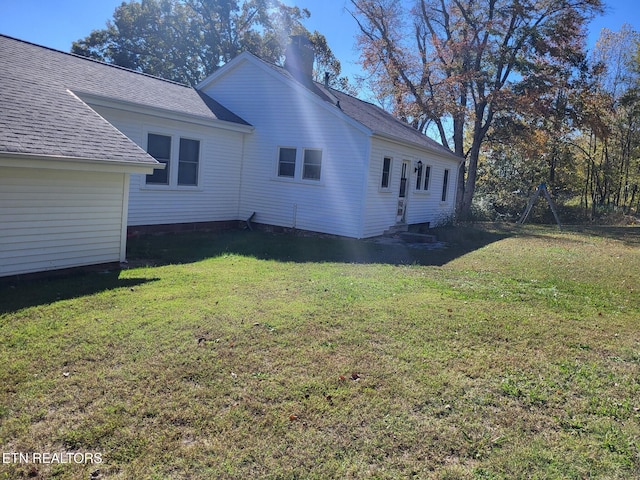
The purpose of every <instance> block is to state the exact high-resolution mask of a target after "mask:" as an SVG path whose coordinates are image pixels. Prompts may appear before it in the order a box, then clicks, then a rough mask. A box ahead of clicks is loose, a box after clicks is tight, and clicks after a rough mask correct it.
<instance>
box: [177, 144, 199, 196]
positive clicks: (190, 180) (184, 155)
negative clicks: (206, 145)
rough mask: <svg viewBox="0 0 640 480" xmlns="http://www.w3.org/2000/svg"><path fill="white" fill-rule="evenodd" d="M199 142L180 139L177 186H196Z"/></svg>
mask: <svg viewBox="0 0 640 480" xmlns="http://www.w3.org/2000/svg"><path fill="white" fill-rule="evenodd" d="M199 163H200V140H191V139H189V138H181V139H180V152H179V156H178V185H191V186H195V185H198V165H199Z"/></svg>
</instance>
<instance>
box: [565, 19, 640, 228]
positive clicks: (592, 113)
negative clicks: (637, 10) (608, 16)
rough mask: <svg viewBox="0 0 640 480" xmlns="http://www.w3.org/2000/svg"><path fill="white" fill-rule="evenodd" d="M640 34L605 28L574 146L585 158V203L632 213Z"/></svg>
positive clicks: (639, 177) (637, 165)
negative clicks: (637, 57) (593, 80)
mask: <svg viewBox="0 0 640 480" xmlns="http://www.w3.org/2000/svg"><path fill="white" fill-rule="evenodd" d="M639 40H640V34H639V33H638V32H635V31H633V30H632V29H631V28H630V27H629V26H628V25H624V26H623V28H622V29H621V30H620V31H619V32H612V31H610V30H607V29H604V30H603V31H602V33H601V35H600V38H599V39H598V42H597V44H596V48H595V50H594V52H593V55H592V58H591V62H592V64H593V65H594V66H595V70H596V72H597V74H596V82H595V85H594V88H593V89H592V91H590V92H588V94H587V95H585V97H584V99H583V102H582V105H581V109H582V111H583V117H584V121H583V124H582V128H581V135H580V136H578V137H577V138H576V140H575V143H574V145H575V146H576V147H577V148H578V150H579V151H580V153H581V155H582V157H583V165H584V167H583V182H584V188H583V195H582V202H583V205H584V207H585V210H588V206H589V205H588V204H589V201H590V202H591V216H594V215H595V214H596V210H597V207H599V206H600V207H609V208H610V207H613V208H620V209H622V210H623V211H625V212H627V213H628V212H630V211H631V208H632V206H633V204H634V201H635V200H636V199H637V198H638V194H639V193H640V192H638V184H640V158H639V157H640V89H639V88H638V87H639V86H640V72H637V71H636V70H635V65H636V64H635V63H634V62H635V60H634V52H636V49H637V45H638V41H639Z"/></svg>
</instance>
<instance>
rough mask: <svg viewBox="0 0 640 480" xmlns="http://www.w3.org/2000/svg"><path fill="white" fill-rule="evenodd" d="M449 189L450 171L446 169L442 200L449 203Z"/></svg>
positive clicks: (443, 179)
mask: <svg viewBox="0 0 640 480" xmlns="http://www.w3.org/2000/svg"><path fill="white" fill-rule="evenodd" d="M448 189H449V169H448V168H445V170H444V177H443V178H442V198H441V200H442V201H443V202H446V201H447V190H448Z"/></svg>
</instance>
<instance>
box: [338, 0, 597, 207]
mask: <svg viewBox="0 0 640 480" xmlns="http://www.w3.org/2000/svg"><path fill="white" fill-rule="evenodd" d="M350 1H351V4H352V5H353V11H352V15H353V16H354V18H355V19H356V20H357V21H358V24H359V26H360V35H359V37H358V42H359V45H360V48H361V51H362V65H363V67H364V68H365V69H366V70H368V71H369V72H370V73H371V75H372V76H373V78H374V80H375V82H376V83H375V85H374V87H375V88H376V90H377V92H378V93H379V94H380V95H381V96H383V97H385V98H387V99H391V101H392V104H393V110H394V112H395V114H396V115H398V116H399V117H400V118H403V119H405V120H407V121H409V122H410V123H412V124H413V125H414V126H415V127H416V128H418V129H420V130H422V131H426V130H427V129H428V128H431V129H432V130H435V131H436V132H437V135H438V136H439V138H440V141H441V143H442V144H443V145H445V146H447V147H452V149H453V150H454V151H455V152H456V153H458V154H459V155H462V156H464V157H465V158H466V159H467V162H466V164H465V165H463V167H462V168H463V169H462V171H461V175H460V176H459V180H460V183H459V185H458V205H457V209H458V215H459V216H460V217H461V218H465V217H467V216H468V215H469V213H470V210H471V203H472V199H473V195H474V192H475V186H476V179H477V174H478V161H479V158H480V154H481V147H482V145H483V143H484V142H485V141H486V138H487V134H488V133H489V131H490V129H491V127H492V125H493V123H494V120H495V119H496V117H497V116H498V114H501V115H503V116H504V115H505V113H513V114H516V113H518V111H517V109H518V108H519V105H521V104H522V100H523V99H522V95H523V92H526V88H524V85H525V84H527V83H528V84H530V85H533V84H538V85H540V86H542V85H545V84H547V83H553V82H554V81H555V79H556V78H557V77H558V75H560V76H562V72H565V71H571V70H573V69H575V68H579V67H580V66H581V65H582V64H583V63H584V58H585V54H584V44H585V42H584V39H585V27H586V23H587V20H588V19H589V17H590V16H592V15H594V14H596V13H598V12H600V11H601V9H602V2H601V0H415V1H412V2H407V1H405V2H399V1H397V0H350ZM408 3H411V5H412V6H411V8H410V7H409V6H407V4H408ZM519 87H522V88H520V90H519ZM525 101H528V102H530V103H531V102H535V101H536V99H535V98H534V97H530V98H528V99H526V100H525Z"/></svg>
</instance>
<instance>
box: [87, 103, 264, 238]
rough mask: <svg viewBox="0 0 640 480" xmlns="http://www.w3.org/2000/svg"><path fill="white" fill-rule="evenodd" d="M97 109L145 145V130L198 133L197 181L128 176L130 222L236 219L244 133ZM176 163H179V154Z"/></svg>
mask: <svg viewBox="0 0 640 480" xmlns="http://www.w3.org/2000/svg"><path fill="white" fill-rule="evenodd" d="M95 109H96V110H97V111H98V113H100V115H102V116H103V117H105V118H106V119H107V120H108V121H109V122H110V123H112V124H113V125H114V126H115V127H116V128H118V130H120V131H121V132H122V133H124V134H125V135H126V136H127V137H129V138H130V139H131V140H133V141H134V142H135V143H137V144H138V145H140V146H141V147H142V148H146V144H147V134H148V133H161V134H164V135H171V136H172V138H173V141H174V142H179V140H180V138H185V139H197V140H198V141H199V143H200V145H199V148H200V149H199V158H198V163H199V165H198V185H197V187H195V186H183V185H182V186H177V187H176V188H171V187H167V186H165V185H159V186H156V185H146V183H145V176H144V175H132V176H131V188H130V193H129V226H137V225H162V224H174V223H191V222H216V221H227V220H237V219H239V217H238V195H239V188H240V187H239V185H240V171H241V165H242V153H243V148H244V147H243V137H244V135H245V134H243V133H240V132H235V131H231V130H224V129H219V128H215V127H205V126H201V125H194V124H189V123H185V122H178V121H175V120H163V119H160V118H157V117H151V116H148V115H141V114H134V113H131V112H121V111H118V110H116V109H111V108H105V107H95ZM247 135H248V136H251V134H247ZM272 151H273V150H272ZM176 155H177V154H176ZM174 165H175V167H176V168H177V160H176V163H175V164H174ZM271 165H273V163H271ZM240 218H242V217H240ZM245 218H247V217H245Z"/></svg>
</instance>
